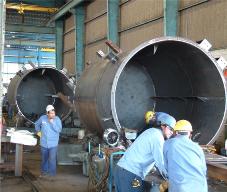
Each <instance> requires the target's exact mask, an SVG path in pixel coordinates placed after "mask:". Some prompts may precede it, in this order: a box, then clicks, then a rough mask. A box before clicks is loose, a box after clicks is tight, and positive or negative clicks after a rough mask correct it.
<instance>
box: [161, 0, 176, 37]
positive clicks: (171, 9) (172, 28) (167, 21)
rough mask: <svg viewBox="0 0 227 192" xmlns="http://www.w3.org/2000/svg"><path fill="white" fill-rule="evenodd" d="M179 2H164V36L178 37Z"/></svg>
mask: <svg viewBox="0 0 227 192" xmlns="http://www.w3.org/2000/svg"><path fill="white" fill-rule="evenodd" d="M178 3H179V0H164V35H165V36H177V32H178Z"/></svg>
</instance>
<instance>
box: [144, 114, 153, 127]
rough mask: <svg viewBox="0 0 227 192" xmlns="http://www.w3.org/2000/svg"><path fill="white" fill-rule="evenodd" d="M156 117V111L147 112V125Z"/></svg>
mask: <svg viewBox="0 0 227 192" xmlns="http://www.w3.org/2000/svg"><path fill="white" fill-rule="evenodd" d="M154 117H155V112H154V111H147V112H146V113H145V117H144V118H145V122H146V124H149V123H150V121H151V120H152V119H153V118H154Z"/></svg>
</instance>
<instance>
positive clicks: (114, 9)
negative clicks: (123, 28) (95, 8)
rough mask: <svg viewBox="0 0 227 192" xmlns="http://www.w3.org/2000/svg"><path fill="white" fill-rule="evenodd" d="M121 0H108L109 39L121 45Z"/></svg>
mask: <svg viewBox="0 0 227 192" xmlns="http://www.w3.org/2000/svg"><path fill="white" fill-rule="evenodd" d="M119 13H120V11H119V0H107V16H108V24H107V26H108V39H109V40H111V41H112V42H113V43H115V44H117V45H119V34H118V26H119Z"/></svg>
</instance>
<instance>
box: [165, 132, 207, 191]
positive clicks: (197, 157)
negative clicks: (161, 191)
mask: <svg viewBox="0 0 227 192" xmlns="http://www.w3.org/2000/svg"><path fill="white" fill-rule="evenodd" d="M164 159H165V167H166V170H167V175H168V178H169V189H168V190H169V192H191V191H193V192H207V191H208V189H207V179H206V171H207V167H206V161H205V156H204V153H203V151H202V149H201V147H200V146H199V145H198V144H197V143H195V142H193V141H192V140H191V139H189V138H188V136H184V135H177V136H176V137H175V138H172V139H169V140H167V141H166V142H165V144H164Z"/></svg>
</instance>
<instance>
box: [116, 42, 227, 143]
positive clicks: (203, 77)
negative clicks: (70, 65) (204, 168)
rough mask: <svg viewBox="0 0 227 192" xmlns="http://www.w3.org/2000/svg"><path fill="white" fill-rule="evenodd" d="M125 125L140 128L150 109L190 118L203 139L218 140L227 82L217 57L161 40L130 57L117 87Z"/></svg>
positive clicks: (120, 117)
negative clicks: (225, 82)
mask: <svg viewBox="0 0 227 192" xmlns="http://www.w3.org/2000/svg"><path fill="white" fill-rule="evenodd" d="M115 107H116V114H117V118H118V120H119V123H120V125H121V127H127V128H132V129H141V128H143V127H144V126H145V123H144V118H143V115H144V113H145V112H146V111H147V110H152V109H155V111H163V112H167V113H169V114H171V115H173V116H174V117H175V118H176V119H177V120H180V119H187V120H189V121H190V122H191V123H192V125H193V128H194V132H195V133H197V132H199V133H201V138H200V143H202V144H207V143H210V142H211V141H213V139H214V137H215V135H216V134H217V132H218V131H219V128H220V126H221V124H222V123H223V119H224V116H225V85H224V83H223V78H222V76H221V75H220V72H219V70H218V69H217V67H216V65H215V61H214V60H213V59H212V58H211V57H210V56H209V55H208V54H206V53H205V52H203V51H202V50H201V49H200V48H199V47H198V46H197V45H196V44H192V43H188V42H182V41H170V40H169V41H160V42H157V43H154V44H150V45H148V46H145V47H144V48H143V49H141V50H139V51H138V52H137V53H136V54H134V55H133V56H132V57H131V59H130V60H129V61H128V62H127V64H126V65H125V67H124V68H123V70H122V72H121V73H120V77H119V79H118V82H117V86H116V93H115Z"/></svg>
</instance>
